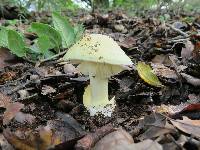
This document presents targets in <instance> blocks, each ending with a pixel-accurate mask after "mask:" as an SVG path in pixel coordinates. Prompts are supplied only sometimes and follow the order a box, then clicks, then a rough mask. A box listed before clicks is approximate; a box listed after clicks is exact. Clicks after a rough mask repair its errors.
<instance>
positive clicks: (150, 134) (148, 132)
mask: <svg viewBox="0 0 200 150" xmlns="http://www.w3.org/2000/svg"><path fill="white" fill-rule="evenodd" d="M138 127H139V128H140V129H143V130H145V132H144V133H143V134H141V135H140V137H139V139H140V140H146V139H151V138H156V137H159V136H162V135H163V134H167V133H173V132H174V131H175V129H174V127H173V126H172V125H170V124H169V123H168V122H167V119H166V117H164V116H163V115H161V114H158V113H152V114H151V115H149V116H145V118H144V119H143V120H141V121H140V122H139V125H138Z"/></svg>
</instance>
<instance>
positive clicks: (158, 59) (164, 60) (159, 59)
mask: <svg viewBox="0 0 200 150" xmlns="http://www.w3.org/2000/svg"><path fill="white" fill-rule="evenodd" d="M151 62H152V63H159V64H163V65H166V66H171V65H172V62H171V60H170V59H169V55H164V54H161V55H156V56H155V57H154V58H153V59H152V60H151Z"/></svg>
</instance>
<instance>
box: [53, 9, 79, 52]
mask: <svg viewBox="0 0 200 150" xmlns="http://www.w3.org/2000/svg"><path fill="white" fill-rule="evenodd" d="M52 17H53V24H54V27H55V28H56V30H58V31H59V32H60V35H61V37H62V46H63V48H68V47H69V46H71V45H72V44H73V43H74V42H75V38H76V35H75V33H74V29H73V27H72V26H71V25H70V23H69V21H68V20H67V19H66V18H65V17H62V16H61V15H59V14H58V13H55V12H54V13H53V14H52Z"/></svg>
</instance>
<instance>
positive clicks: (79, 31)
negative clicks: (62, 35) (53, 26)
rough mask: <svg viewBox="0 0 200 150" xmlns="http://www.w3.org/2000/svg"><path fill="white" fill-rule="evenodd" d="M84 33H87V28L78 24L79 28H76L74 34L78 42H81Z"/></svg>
mask: <svg viewBox="0 0 200 150" xmlns="http://www.w3.org/2000/svg"><path fill="white" fill-rule="evenodd" d="M84 31H85V28H84V26H83V25H82V24H78V25H77V26H75V27H74V33H75V35H76V41H78V40H80V38H81V37H82V35H83V33H84Z"/></svg>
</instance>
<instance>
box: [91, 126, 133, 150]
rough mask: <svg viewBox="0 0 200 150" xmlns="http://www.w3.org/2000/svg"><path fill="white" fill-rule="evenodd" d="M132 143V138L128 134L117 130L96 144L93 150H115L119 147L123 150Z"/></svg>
mask: <svg viewBox="0 0 200 150" xmlns="http://www.w3.org/2000/svg"><path fill="white" fill-rule="evenodd" d="M133 142H134V141H133V138H132V137H131V135H130V134H129V133H127V132H126V131H124V130H122V129H118V130H117V131H114V132H112V133H110V134H108V135H106V136H105V137H104V138H102V139H101V140H100V141H99V142H97V144H96V145H95V147H94V150H116V149H118V148H119V147H121V148H122V149H124V150H125V149H126V147H127V146H128V145H130V144H132V143H133Z"/></svg>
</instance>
